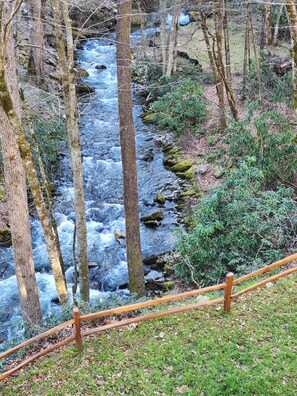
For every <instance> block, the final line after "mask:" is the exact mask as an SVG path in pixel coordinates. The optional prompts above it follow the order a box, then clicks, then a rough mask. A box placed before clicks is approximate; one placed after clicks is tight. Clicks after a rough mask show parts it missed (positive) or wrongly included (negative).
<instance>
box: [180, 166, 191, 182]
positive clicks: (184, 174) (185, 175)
mask: <svg viewBox="0 0 297 396" xmlns="http://www.w3.org/2000/svg"><path fill="white" fill-rule="evenodd" d="M176 176H178V177H180V178H181V179H187V180H189V179H192V178H193V177H194V172H193V169H192V168H190V169H188V170H187V171H186V172H176Z"/></svg>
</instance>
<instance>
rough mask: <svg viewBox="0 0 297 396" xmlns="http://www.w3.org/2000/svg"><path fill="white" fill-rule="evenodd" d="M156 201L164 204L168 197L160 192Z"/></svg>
mask: <svg viewBox="0 0 297 396" xmlns="http://www.w3.org/2000/svg"><path fill="white" fill-rule="evenodd" d="M155 202H157V203H158V204H160V205H164V204H165V202H166V198H165V197H164V195H162V194H160V193H158V194H157V195H156V198H155Z"/></svg>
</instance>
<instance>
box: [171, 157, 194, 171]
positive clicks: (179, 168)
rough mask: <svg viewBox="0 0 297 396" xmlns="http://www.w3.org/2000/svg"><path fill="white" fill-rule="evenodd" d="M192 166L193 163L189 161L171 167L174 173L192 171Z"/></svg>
mask: <svg viewBox="0 0 297 396" xmlns="http://www.w3.org/2000/svg"><path fill="white" fill-rule="evenodd" d="M191 166H192V161H191V160H189V159H187V160H184V161H181V162H178V163H177V164H175V165H173V166H172V167H171V170H172V172H185V171H187V170H188V169H190V168H191Z"/></svg>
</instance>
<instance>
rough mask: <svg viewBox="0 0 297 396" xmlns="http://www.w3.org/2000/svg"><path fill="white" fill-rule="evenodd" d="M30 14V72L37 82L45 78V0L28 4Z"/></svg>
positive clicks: (32, 1)
mask: <svg viewBox="0 0 297 396" xmlns="http://www.w3.org/2000/svg"><path fill="white" fill-rule="evenodd" d="M28 5H29V14H30V30H31V31H30V44H31V45H32V48H31V53H30V57H29V65H28V71H29V73H31V74H33V75H36V77H37V82H38V83H40V82H41V80H42V78H43V74H44V73H43V71H44V70H43V69H44V68H43V40H44V37H43V12H42V10H43V5H44V0H31V1H29V3H28Z"/></svg>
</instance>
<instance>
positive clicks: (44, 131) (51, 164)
mask: <svg viewBox="0 0 297 396" xmlns="http://www.w3.org/2000/svg"><path fill="white" fill-rule="evenodd" d="M33 129H34V132H35V136H36V139H37V142H38V146H39V150H40V153H41V158H42V161H43V164H44V167H45V169H46V172H47V176H48V177H49V179H50V180H53V178H54V170H55V165H56V163H57V161H58V159H59V153H58V151H57V144H58V143H59V142H60V141H62V140H65V139H67V132H66V128H65V126H64V125H63V124H61V123H56V122H51V121H45V120H39V121H35V122H34V124H33ZM30 143H31V144H32V147H33V148H34V142H32V139H30ZM33 151H34V150H33Z"/></svg>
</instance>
